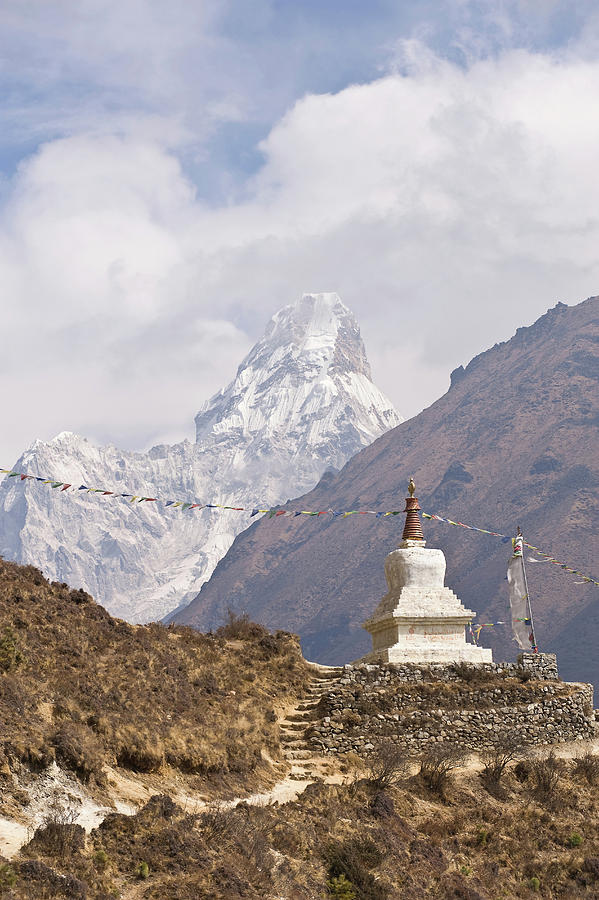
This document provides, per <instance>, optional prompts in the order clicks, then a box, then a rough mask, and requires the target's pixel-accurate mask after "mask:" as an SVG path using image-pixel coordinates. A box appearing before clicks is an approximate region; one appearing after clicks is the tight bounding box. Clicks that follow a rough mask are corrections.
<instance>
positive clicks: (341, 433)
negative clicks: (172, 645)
mask: <svg viewBox="0 0 599 900" xmlns="http://www.w3.org/2000/svg"><path fill="white" fill-rule="evenodd" d="M400 421H401V417H400V416H399V415H398V414H397V413H396V411H395V410H394V408H393V406H392V404H391V403H390V402H389V401H388V400H387V399H386V398H385V397H384V396H383V395H382V394H381V392H380V391H379V390H378V389H377V388H376V387H375V385H374V384H373V383H372V380H371V375H370V367H369V365H368V360H367V358H366V351H365V349H364V344H363V342H362V338H361V336H360V329H359V327H358V324H357V322H356V320H355V318H354V316H353V315H352V313H351V312H350V311H349V310H348V309H347V308H346V307H345V306H344V305H343V303H342V302H341V300H340V299H339V297H338V296H337V295H336V294H305V295H304V296H303V297H302V298H301V300H299V301H298V302H297V303H296V304H293V305H291V306H287V307H285V308H284V309H282V310H280V311H279V312H278V313H277V314H276V315H275V316H274V317H273V319H272V321H271V322H270V324H269V325H268V327H267V329H266V332H265V334H264V337H263V338H262V339H261V340H260V341H259V342H258V343H257V344H256V346H255V347H254V348H253V349H252V350H251V351H250V353H249V354H248V356H247V357H246V358H245V359H244V360H243V362H242V363H241V365H240V366H239V369H238V372H237V375H236V377H235V379H234V380H233V381H232V382H231V384H230V385H229V386H228V387H227V388H225V389H224V390H223V391H221V392H219V393H218V394H216V395H215V396H214V397H213V398H212V399H211V400H209V401H208V402H207V403H206V404H204V406H203V407H202V410H201V411H200V413H198V415H197V417H196V420H195V422H196V443H191V442H189V441H184V442H183V443H181V444H177V445H175V446H166V445H162V446H158V447H153V448H152V449H151V450H150V451H149V452H148V453H130V452H124V451H121V450H118V449H117V448H116V447H111V446H109V447H95V446H93V445H92V444H90V443H89V442H88V441H87V440H85V439H84V438H82V437H79V436H77V435H75V434H70V433H68V432H64V433H62V434H60V435H58V436H57V437H56V438H54V439H53V440H51V441H49V442H43V441H36V443H35V444H34V445H33V446H32V447H31V448H30V449H29V450H28V451H27V452H26V453H25V454H23V456H22V457H21V459H20V460H19V461H18V462H17V463H16V465H15V468H16V469H17V470H18V471H20V472H28V473H31V474H33V475H44V476H49V477H52V478H56V479H58V480H60V481H67V482H70V483H72V484H73V486H74V493H71V492H69V493H67V494H60V493H59V494H58V495H57V494H56V493H55V492H53V491H51V490H49V489H48V488H45V487H40V486H39V485H38V484H34V483H26V484H24V485H23V484H20V483H18V484H16V485H15V484H14V483H13V482H6V481H5V482H4V483H2V484H1V485H0V554H2V555H3V556H4V557H5V558H7V559H13V560H16V561H18V562H22V563H31V564H34V565H36V566H38V567H40V568H41V569H42V570H43V571H44V572H45V574H46V575H48V576H49V577H50V578H53V579H58V580H59V581H66V582H68V583H69V584H71V585H73V586H75V587H83V588H84V589H85V590H87V591H89V592H90V593H92V594H93V596H94V597H96V598H97V600H98V601H99V602H100V603H102V604H103V605H104V606H105V607H106V608H107V609H109V610H110V612H111V613H113V614H114V615H119V616H122V617H123V618H125V619H127V620H128V621H132V622H147V621H151V620H154V619H160V618H162V617H163V616H165V615H166V614H167V613H168V612H170V611H171V610H173V609H175V608H176V607H178V606H180V605H185V603H186V602H189V601H190V600H191V599H193V597H194V596H195V595H196V594H197V591H198V590H199V588H200V587H201V585H202V584H203V583H204V582H205V581H206V580H207V579H208V578H209V577H210V574H211V573H212V571H213V569H214V567H215V565H216V564H217V562H218V560H219V559H221V557H222V556H224V554H225V553H226V551H227V550H228V548H229V547H230V545H231V543H232V542H233V539H234V538H235V535H236V534H238V533H239V532H240V531H242V530H243V529H244V528H246V527H247V526H248V524H249V522H250V513H249V512H247V513H244V512H222V511H221V512H216V511H213V510H209V509H204V510H201V511H200V510H197V509H196V510H193V511H188V512H186V513H182V512H181V511H180V510H176V509H175V510H173V509H169V508H165V507H164V506H162V505H160V504H158V503H145V504H142V505H139V504H137V505H134V506H132V505H131V504H130V503H129V502H128V501H127V500H125V501H123V500H116V499H115V498H114V497H100V496H99V495H89V494H88V493H87V492H85V491H82V492H78V490H77V489H78V488H79V486H80V485H82V484H83V485H87V486H88V487H93V488H102V487H103V488H105V489H106V490H109V491H118V492H125V493H129V494H133V495H143V496H146V497H156V496H157V497H161V498H164V499H174V500H177V499H183V500H191V501H192V502H196V503H200V504H206V503H220V504H224V505H231V506H243V507H249V508H250V510H251V508H252V507H254V506H266V507H270V506H272V505H274V504H277V503H280V502H282V501H285V500H286V499H287V498H288V497H290V496H296V495H297V494H300V493H303V492H304V491H306V490H309V489H310V488H312V487H313V486H314V485H315V484H316V483H317V481H318V480H319V478H320V476H321V475H322V474H323V472H324V471H325V470H326V469H330V468H335V469H338V468H340V467H341V466H342V465H343V464H344V463H345V462H346V461H347V460H348V459H349V458H350V457H351V456H353V455H354V453H356V452H357V451H358V450H360V449H361V448H362V447H365V446H366V445H368V444H370V443H371V442H372V441H373V440H374V439H375V438H377V437H379V436H380V435H381V434H383V433H384V432H385V431H387V430H388V429H389V428H391V427H393V426H394V425H396V424H397V423H398V422H400ZM3 464H4V463H3ZM6 464H8V463H6Z"/></svg>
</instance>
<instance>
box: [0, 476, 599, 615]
mask: <svg viewBox="0 0 599 900" xmlns="http://www.w3.org/2000/svg"><path fill="white" fill-rule="evenodd" d="M0 475H5V476H6V477H7V479H8V478H16V479H18V481H17V483H20V484H24V483H26V482H28V481H35V482H38V483H40V484H43V485H50V488H51V489H52V490H57V492H58V493H63V492H66V493H70V494H73V493H79V492H85V493H86V494H101V495H102V496H103V497H110V498H116V499H121V500H123V501H126V502H128V503H132V504H139V503H156V504H160V505H162V506H164V507H168V508H170V509H178V510H180V511H181V512H189V511H191V510H200V509H220V510H225V509H226V510H231V511H234V512H249V514H250V518H253V517H254V516H257V515H260V514H262V515H264V516H268V518H269V519H274V518H295V517H296V516H314V517H317V518H320V517H321V516H332V517H333V518H334V519H337V518H341V519H346V518H348V517H349V516H357V515H359V516H373V517H374V518H376V519H381V518H390V517H393V516H399V515H401V514H402V512H404V510H399V509H393V510H386V511H383V510H374V509H350V510H333V509H321V510H309V509H300V510H291V509H284V508H281V507H278V506H276V507H270V508H269V507H258V506H255V507H247V506H228V505H225V504H223V503H200V502H199V501H193V500H163V499H162V498H160V497H146V496H142V495H141V494H129V493H125V492H119V491H110V490H106V488H101V487H99V488H98V487H90V486H89V485H87V484H81V485H79V487H77V486H76V485H75V484H73V483H71V482H66V481H57V480H56V479H54V478H46V477H45V476H43V475H30V474H29V473H27V472H15V471H14V470H13V469H1V468H0ZM58 488H60V490H59V491H58ZM422 517H423V519H431V520H432V521H435V522H443V523H445V524H448V525H455V526H457V527H459V528H466V529H467V530H468V531H476V532H478V533H479V534H489V535H492V536H493V537H497V538H500V539H501V541H502V542H503V543H506V544H507V543H509V542H510V541H511V538H510V537H509V535H506V534H501V532H499V531H492V530H491V529H487V528H477V527H476V526H475V525H467V524H466V523H465V522H459V521H455V520H453V519H448V518H444V517H443V516H439V515H436V514H434V513H425V512H423V513H422ZM524 545H525V546H526V547H528V549H529V550H532V551H533V552H534V553H536V554H537V555H538V556H541V557H542V559H538V560H535V559H533V558H532V557H529V559H530V561H531V562H550V563H552V564H553V565H555V566H558V567H559V568H560V569H561V570H562V571H564V572H568V574H571V575H576V576H577V577H578V578H580V579H581V581H578V582H575V583H576V584H594V585H597V586H598V587H599V580H597V579H596V578H593V577H592V576H590V575H587V574H585V573H584V572H581V571H580V570H579V569H575V568H573V567H572V566H568V565H566V563H564V562H561V561H560V560H558V559H556V558H555V557H554V556H551V554H549V553H545V552H544V551H543V550H541V549H540V548H539V547H535V546H534V544H529V543H528V542H527V541H524ZM497 624H499V623H497ZM483 627H486V626H483Z"/></svg>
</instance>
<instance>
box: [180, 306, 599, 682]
mask: <svg viewBox="0 0 599 900" xmlns="http://www.w3.org/2000/svg"><path fill="white" fill-rule="evenodd" d="M403 375H404V378H405V379H406V386H409V382H408V379H409V373H403ZM598 381H599V298H596V297H595V298H591V299H589V300H587V301H585V302H584V303H581V304H579V305H578V306H575V307H566V306H565V305H563V304H558V305H557V306H556V307H555V308H553V309H551V310H550V311H549V312H548V313H546V315H544V316H543V317H542V318H541V319H539V320H538V321H537V322H536V323H535V324H534V325H532V326H531V327H529V328H521V329H518V331H517V333H516V335H515V336H514V337H513V338H512V339H511V340H510V341H508V342H506V343H503V344H499V345H496V346H495V347H493V348H492V349H490V350H488V351H486V352H485V353H482V354H480V355H479V356H477V357H476V358H475V359H473V360H472V362H471V363H470V364H469V365H468V366H467V367H466V369H465V370H464V369H462V368H460V369H458V370H457V371H456V372H454V373H453V374H452V384H451V387H450V389H449V391H448V392H447V393H446V394H445V395H444V396H443V397H442V398H441V399H440V400H438V401H437V402H436V403H434V404H433V405H432V406H431V407H429V408H428V409H426V410H424V411H423V412H422V413H420V414H419V415H418V416H416V417H414V418H413V419H410V420H409V421H407V422H404V423H403V424H401V425H399V426H398V427H397V428H395V429H393V430H392V431H390V432H388V433H387V434H385V435H383V436H382V437H381V438H379V440H377V441H375V443H374V444H372V445H371V446H369V447H367V448H366V449H365V450H362V451H361V452H360V453H359V454H358V455H357V456H355V457H354V458H353V459H351V460H350V462H349V463H348V464H347V465H346V466H345V467H344V469H343V470H342V471H341V472H340V473H339V474H338V475H336V476H335V477H330V478H326V479H323V481H322V482H321V483H320V484H319V485H318V486H317V487H316V488H315V490H313V491H312V492H311V493H309V494H307V495H305V496H304V497H302V498H300V499H299V500H298V501H295V502H294V503H293V504H291V507H292V508H301V509H317V510H326V509H331V508H332V509H340V510H344V509H345V510H349V509H356V508H359V507H361V508H366V509H373V508H374V509H383V510H389V509H402V508H403V498H404V496H405V491H406V486H407V482H408V479H409V477H410V475H414V477H415V479H416V484H417V487H418V494H419V497H420V503H421V507H422V508H423V510H425V511H428V512H436V513H439V514H440V515H447V516H449V517H451V518H453V519H459V520H461V521H464V522H467V523H472V524H474V525H478V526H480V527H483V528H485V527H487V528H492V529H493V530H498V531H502V532H504V533H508V534H512V533H514V532H515V529H516V527H517V526H518V525H521V526H522V529H523V531H524V535H525V537H526V538H527V539H528V540H529V541H530V543H532V544H535V545H536V546H538V547H541V548H542V549H545V550H546V551H547V552H549V553H552V554H553V555H554V556H558V557H559V558H561V559H563V560H565V561H567V562H569V563H570V564H571V565H573V566H575V567H578V568H580V569H581V570H583V571H590V573H591V574H593V572H594V573H595V577H597V573H598V569H599V567H598V565H597V562H596V541H597V535H598V534H599V496H598V493H597V488H598V486H599V444H598V442H597V436H598V428H599V391H598V390H597V388H598V384H597V382H598ZM402 526H403V517H400V516H398V517H389V518H387V519H374V518H372V517H370V516H352V517H349V518H347V519H341V518H336V519H332V518H330V517H326V516H322V517H319V518H317V519H313V518H309V519H306V518H305V517H302V516H299V517H297V518H294V519H287V518H285V519H282V518H278V519H272V520H270V519H264V520H261V521H259V522H256V523H255V524H254V525H253V526H252V527H251V528H250V529H249V530H248V531H247V532H245V533H244V534H243V535H241V536H239V537H238V538H237V540H236V541H235V543H234V544H233V546H232V548H231V549H230V551H229V552H228V554H227V556H226V557H225V558H224V559H223V560H222V561H221V562H220V563H219V565H218V567H217V568H216V570H215V572H214V573H213V576H212V578H211V580H210V582H209V583H208V584H206V585H205V586H204V587H203V589H202V591H201V592H200V594H199V596H198V597H197V598H196V599H195V600H194V601H193V602H192V603H191V604H190V606H189V607H188V608H187V609H186V610H185V611H184V612H183V613H182V614H181V615H180V616H179V621H181V622H185V623H189V624H193V625H196V626H199V627H202V628H205V627H208V626H210V625H213V624H214V623H215V622H216V621H218V620H219V619H220V618H221V617H222V611H223V609H225V608H226V607H227V606H230V607H232V608H236V609H244V610H247V611H248V612H249V613H250V614H251V616H252V617H253V618H255V619H258V620H259V621H262V622H264V623H265V624H268V625H271V626H280V625H282V624H283V623H285V625H286V627H289V628H291V629H293V630H294V631H297V632H299V634H300V636H301V637H302V641H303V646H304V651H305V653H306V655H307V656H308V658H312V659H318V660H320V661H323V662H325V661H326V662H328V663H340V662H344V661H348V660H351V659H353V658H356V657H357V656H359V655H360V654H362V653H363V652H365V651H366V650H367V649H368V637H367V635H366V634H365V633H364V632H363V631H362V630H361V628H360V625H361V623H362V622H363V621H364V619H366V617H367V615H369V614H370V613H371V611H372V610H373V608H374V606H375V605H376V603H377V602H378V600H379V599H380V597H381V596H382V594H383V593H384V591H385V582H384V576H383V561H384V558H385V555H386V554H387V553H388V552H389V551H390V550H391V549H393V547H394V546H396V545H397V543H398V541H399V539H400V535H401V528H402ZM424 527H425V531H426V537H427V539H428V541H429V546H438V547H441V548H442V549H443V550H444V551H445V553H446V556H447V563H448V571H447V583H448V584H449V585H450V586H451V587H452V588H454V589H455V590H456V592H457V593H458V595H459V596H460V597H461V598H462V599H463V601H464V603H465V604H466V605H467V606H468V607H470V608H472V609H474V610H477V611H478V612H479V614H480V621H487V622H493V621H497V620H503V619H505V618H506V605H507V591H506V584H505V573H506V564H507V555H508V551H507V550H506V547H505V545H503V544H502V543H501V542H499V541H498V540H497V539H496V538H493V537H487V536H484V535H480V534H476V533H473V532H468V531H465V530H463V529H460V528H453V527H451V526H447V525H441V524H433V523H431V522H427V521H425V523H424ZM529 569H530V572H529V574H530V582H531V593H532V595H533V602H534V608H535V622H536V626H537V638H538V640H539V643H540V645H541V648H542V649H543V648H545V649H555V648H557V649H558V651H560V649H561V648H563V653H561V655H560V666H561V671H562V674H564V676H568V677H570V678H575V679H577V680H583V679H586V680H595V681H599V661H597V660H596V659H595V658H594V657H595V654H594V653H593V652H592V643H589V642H588V641H587V642H585V641H584V639H583V640H580V638H583V634H584V630H585V629H586V631H587V634H598V633H599V604H598V603H597V600H598V599H599V596H598V593H597V591H598V589H597V588H596V587H593V586H592V585H577V584H576V583H575V582H576V581H577V580H578V579H576V578H575V577H570V576H566V575H563V574H562V573H561V570H559V569H557V567H554V566H552V565H551V564H547V563H536V564H533V563H530V564H529ZM575 616H576V617H577V620H576V621H577V623H578V625H577V626H576V627H577V628H578V636H579V640H578V641H576V642H575V641H574V640H569V641H568V640H566V639H565V637H566V636H568V635H571V628H572V625H571V622H572V619H573V617H575ZM582 621H584V623H585V625H584V627H583V626H581V624H580V623H581V622H582ZM507 632H508V629H507V628H503V627H501V626H498V627H496V628H494V629H488V630H486V631H485V640H486V641H487V643H489V644H491V645H492V646H493V647H494V649H495V652H496V655H497V656H498V657H500V658H501V657H506V656H509V655H513V652H514V645H513V643H512V642H511V640H510V636H509V634H508V633H507Z"/></svg>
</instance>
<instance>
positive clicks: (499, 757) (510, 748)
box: [481, 731, 522, 786]
mask: <svg viewBox="0 0 599 900" xmlns="http://www.w3.org/2000/svg"><path fill="white" fill-rule="evenodd" d="M521 750H522V739H521V737H520V735H519V734H518V732H515V731H508V732H506V733H505V734H502V735H501V736H500V738H499V740H498V741H497V743H496V744H495V745H494V746H493V747H492V748H490V749H489V750H485V751H484V752H483V753H482V761H483V763H484V769H483V771H482V772H481V776H482V779H483V781H485V782H487V784H490V785H495V786H496V785H498V784H499V782H500V781H501V778H502V776H503V773H504V772H505V769H506V767H507V765H508V764H509V763H510V762H512V760H513V759H515V757H516V756H517V755H518V753H520V752H521Z"/></svg>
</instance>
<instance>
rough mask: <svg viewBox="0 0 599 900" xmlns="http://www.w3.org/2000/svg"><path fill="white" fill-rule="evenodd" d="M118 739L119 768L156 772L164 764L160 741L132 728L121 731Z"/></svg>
mask: <svg viewBox="0 0 599 900" xmlns="http://www.w3.org/2000/svg"><path fill="white" fill-rule="evenodd" d="M119 738H120V747H119V750H118V753H117V762H118V764H119V766H123V767H124V768H125V769H132V770H133V771H134V772H158V770H159V769H160V768H161V766H162V764H163V763H164V746H163V744H162V742H161V741H159V740H158V739H152V737H150V736H149V735H146V734H143V733H142V732H140V731H137V730H136V729H134V728H132V727H127V728H124V729H122V731H121V732H120V734H119Z"/></svg>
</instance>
